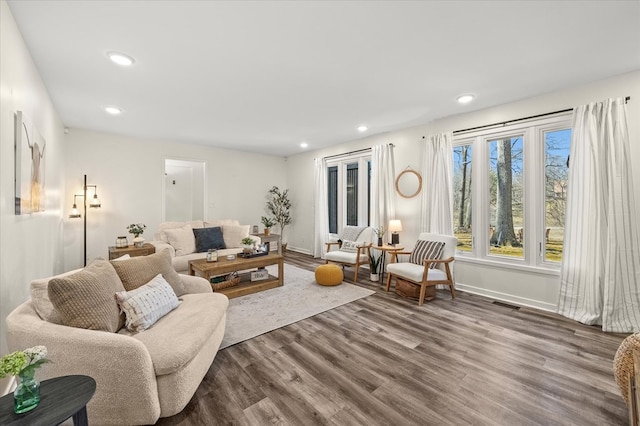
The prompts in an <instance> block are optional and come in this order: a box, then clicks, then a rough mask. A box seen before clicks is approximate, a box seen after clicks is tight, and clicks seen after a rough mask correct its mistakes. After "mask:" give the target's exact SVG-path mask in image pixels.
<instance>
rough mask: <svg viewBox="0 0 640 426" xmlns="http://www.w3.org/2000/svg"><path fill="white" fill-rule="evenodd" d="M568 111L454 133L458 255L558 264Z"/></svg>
mask: <svg viewBox="0 0 640 426" xmlns="http://www.w3.org/2000/svg"><path fill="white" fill-rule="evenodd" d="M570 118H571V117H570V115H567V114H562V115H556V116H552V117H547V118H544V119H538V120H535V121H529V122H526V123H518V124H511V125H508V126H504V127H500V128H491V129H482V130H477V131H474V132H473V133H466V134H463V135H456V136H455V138H454V147H453V191H454V194H453V195H454V197H453V199H454V214H453V215H454V217H453V219H454V234H455V236H456V237H457V238H458V252H459V253H460V254H461V255H462V256H466V257H470V258H477V259H486V260H491V261H497V262H506V263H512V264H516V265H521V266H538V267H540V266H541V267H551V268H557V267H558V266H559V262H560V261H561V260H562V252H563V238H564V220H565V217H564V216H565V206H566V194H567V182H568V170H569V169H568V167H569V162H568V160H569V158H568V157H569V148H570V143H571V120H570ZM472 165H473V167H472ZM476 224H477V225H476Z"/></svg>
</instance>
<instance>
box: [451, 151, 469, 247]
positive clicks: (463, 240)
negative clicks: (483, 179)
mask: <svg viewBox="0 0 640 426" xmlns="http://www.w3.org/2000/svg"><path fill="white" fill-rule="evenodd" d="M453 226H454V231H453V234H454V235H455V236H456V238H457V239H458V250H461V251H471V250H472V245H471V144H469V145H462V146H456V147H455V148H453Z"/></svg>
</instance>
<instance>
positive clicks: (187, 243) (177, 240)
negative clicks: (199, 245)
mask: <svg viewBox="0 0 640 426" xmlns="http://www.w3.org/2000/svg"><path fill="white" fill-rule="evenodd" d="M164 232H165V234H166V235H167V239H168V240H169V244H171V245H172V246H173V248H174V249H176V256H184V255H185V254H189V253H194V252H195V251H196V238H195V237H194V235H193V228H192V227H191V225H184V226H182V227H180V228H175V229H167V230H166V231H164Z"/></svg>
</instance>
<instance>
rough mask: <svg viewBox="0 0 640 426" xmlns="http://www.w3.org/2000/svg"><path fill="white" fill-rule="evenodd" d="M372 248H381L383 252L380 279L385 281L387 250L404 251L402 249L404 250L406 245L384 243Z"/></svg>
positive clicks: (390, 251) (391, 251)
mask: <svg viewBox="0 0 640 426" xmlns="http://www.w3.org/2000/svg"><path fill="white" fill-rule="evenodd" d="M371 248H372V249H376V250H380V251H381V252H382V254H381V256H382V262H381V263H382V264H381V265H380V280H381V281H382V282H384V273H385V270H386V268H385V257H386V256H385V254H386V253H387V252H389V253H393V252H399V251H402V250H404V246H401V245H395V246H392V245H387V244H383V245H381V246H372V247H371Z"/></svg>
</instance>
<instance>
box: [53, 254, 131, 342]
mask: <svg viewBox="0 0 640 426" xmlns="http://www.w3.org/2000/svg"><path fill="white" fill-rule="evenodd" d="M123 290H124V287H123V285H122V282H121V281H120V278H118V274H117V273H116V271H115V269H113V266H112V265H111V263H109V262H108V261H106V260H102V259H97V260H94V261H93V262H92V263H91V264H90V265H89V266H87V267H86V268H84V269H82V270H81V271H79V272H76V273H75V274H72V275H69V276H66V277H61V278H53V279H51V280H50V281H49V286H48V294H49V298H50V299H51V303H52V304H53V306H54V307H55V309H57V310H58V312H60V317H61V319H62V324H64V325H67V326H70V327H77V328H86V329H89V330H101V331H110V332H112V333H113V332H116V331H118V330H119V329H120V328H122V325H123V324H124V315H123V314H121V313H120V309H119V308H118V304H117V303H116V299H115V297H114V295H115V294H116V293H117V292H119V291H123Z"/></svg>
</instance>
